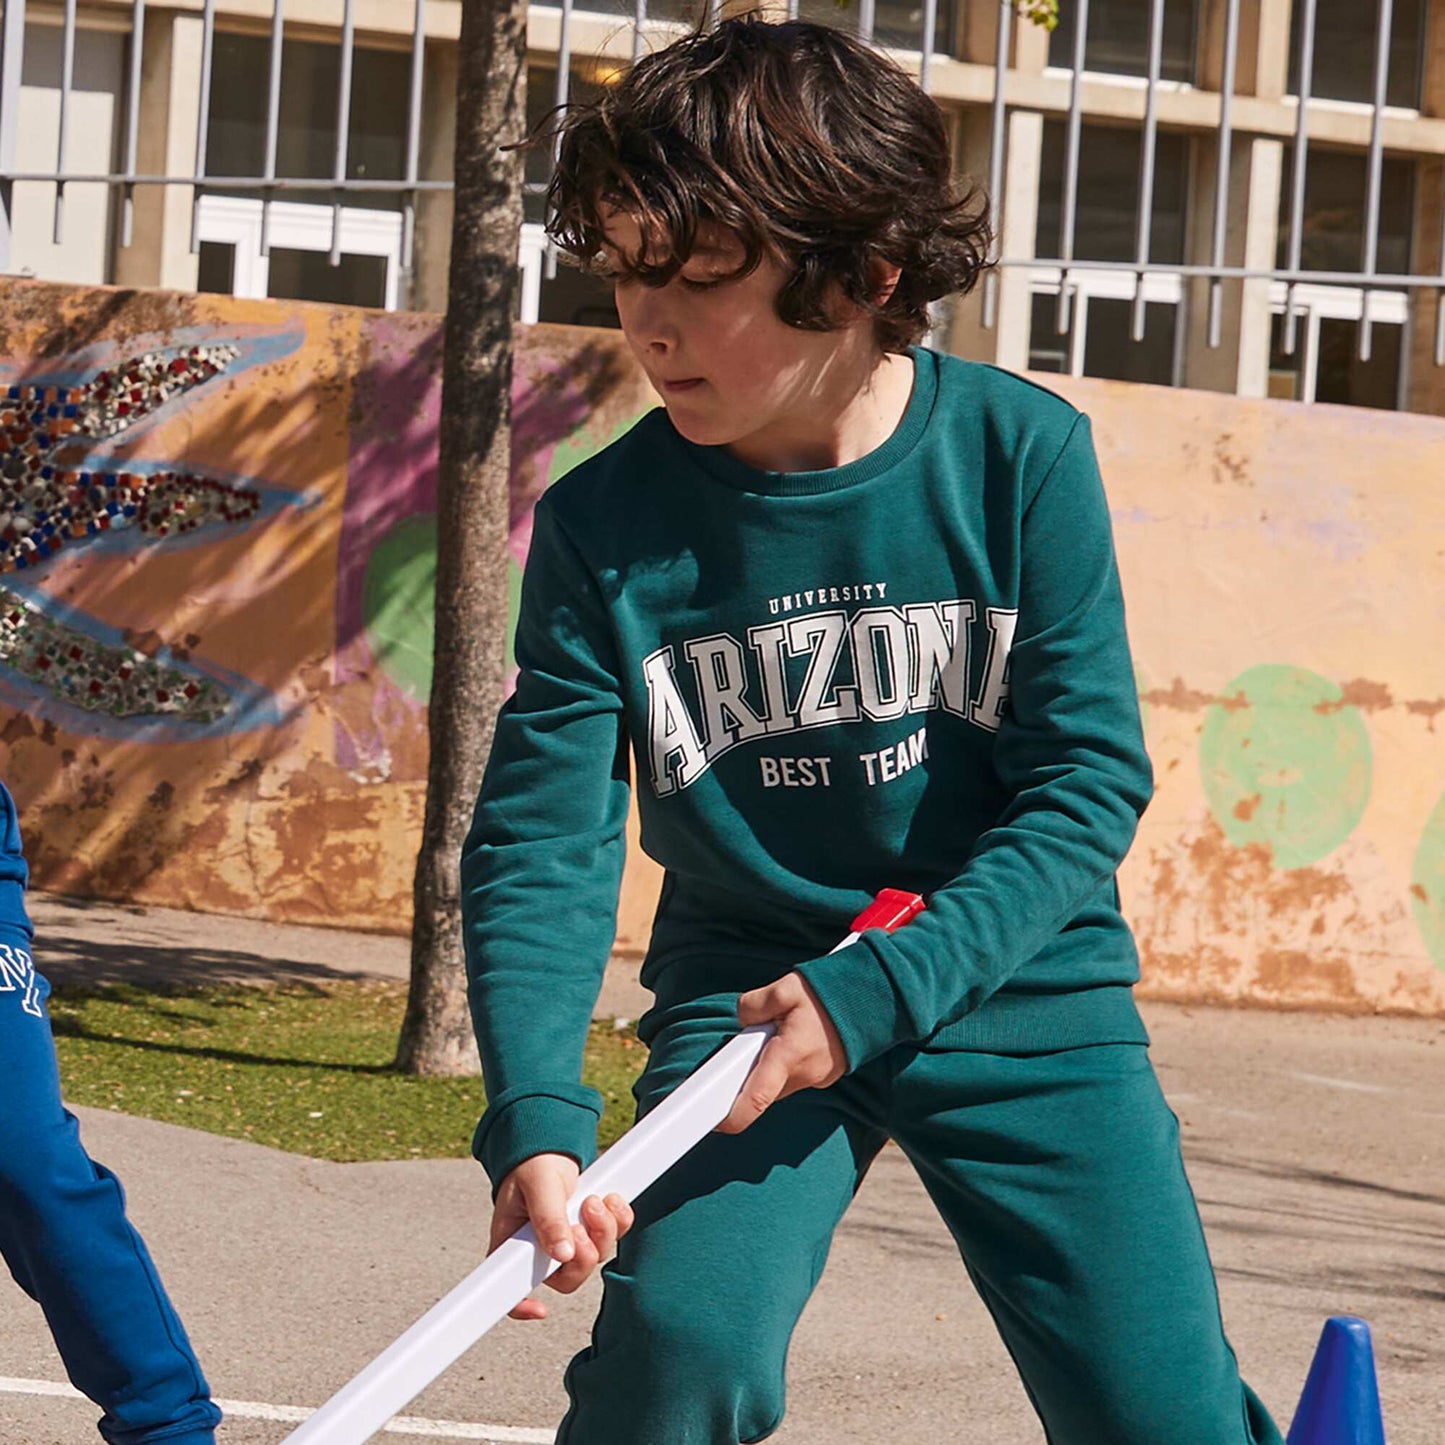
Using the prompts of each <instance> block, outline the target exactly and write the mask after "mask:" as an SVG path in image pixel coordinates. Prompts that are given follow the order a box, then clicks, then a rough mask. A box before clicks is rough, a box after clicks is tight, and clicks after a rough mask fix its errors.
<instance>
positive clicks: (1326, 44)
mask: <svg viewBox="0 0 1445 1445" xmlns="http://www.w3.org/2000/svg"><path fill="white" fill-rule="evenodd" d="M1425 4H1426V0H1394V8H1393V10H1392V13H1391V17H1390V70H1389V76H1388V79H1387V81H1386V84H1385V104H1386V105H1398V106H1402V107H1404V108H1405V109H1407V110H1418V109H1419V106H1420V86H1421V70H1422V65H1423V58H1424V54H1425ZM1303 21H1304V5H1303V3H1301V0H1295V5H1294V12H1293V16H1292V19H1291V23H1290V44H1289V52H1290V66H1289V88H1290V93H1291V94H1293V95H1298V94H1299V79H1300V48H1301V42H1302V40H1303V36H1302V34H1301V30H1302V28H1303ZM1379 23H1380V7H1379V4H1378V0H1315V47H1314V48H1315V54H1314V65H1313V66H1312V67H1311V78H1310V94H1311V95H1318V96H1322V97H1324V98H1326V99H1329V100H1355V101H1365V102H1366V103H1369V102H1372V101H1373V100H1374V98H1375V34H1376V30H1377V29H1378V27H1379Z"/></svg>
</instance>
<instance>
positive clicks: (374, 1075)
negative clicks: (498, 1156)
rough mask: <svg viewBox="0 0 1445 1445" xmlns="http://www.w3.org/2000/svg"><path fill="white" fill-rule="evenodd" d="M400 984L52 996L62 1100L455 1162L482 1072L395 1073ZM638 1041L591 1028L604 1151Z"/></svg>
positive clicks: (317, 1151)
mask: <svg viewBox="0 0 1445 1445" xmlns="http://www.w3.org/2000/svg"><path fill="white" fill-rule="evenodd" d="M405 1004H406V990H405V988H404V986H402V985H400V984H391V983H371V982H365V983H362V982H357V983H338V984H332V985H328V986H327V987H325V988H319V987H314V986H309V985H303V986H293V987H277V988H255V987H242V986H235V987H224V988H222V987H217V988H207V989H202V990H193V991H186V992H174V993H172V992H156V991H155V990H153V989H141V988H135V987H132V986H130V985H118V986H115V987H108V988H102V989H96V990H93V991H92V990H85V991H80V990H64V991H57V992H56V994H55V995H54V996H53V997H52V998H51V1000H50V1016H51V1020H52V1023H53V1025H54V1029H55V1043H56V1049H57V1051H58V1052H59V1055H60V1080H61V1086H62V1089H63V1091H64V1094H65V1097H66V1099H67V1101H69V1102H70V1103H73V1104H85V1105H89V1106H90V1107H92V1108H99V1109H118V1110H120V1111H122V1112H124V1113H127V1114H139V1115H141V1116H143V1117H145V1118H148V1119H160V1120H163V1121H165V1122H166V1123H170V1124H185V1125H187V1126H189V1127H190V1128H193V1129H205V1130H208V1131H209V1132H211V1133H213V1134H227V1135H230V1136H232V1137H234V1138H237V1139H250V1140H251V1141H252V1142H253V1143H256V1144H268V1145H270V1146H271V1147H272V1148H276V1149H286V1150H289V1151H290V1152H292V1153H294V1154H309V1155H311V1156H312V1157H313V1158H317V1159H336V1160H362V1159H444V1158H459V1157H464V1156H465V1155H466V1154H467V1153H468V1151H469V1148H470V1144H471V1137H472V1130H473V1129H474V1128H475V1127H476V1122H477V1120H478V1118H480V1117H481V1112H482V1109H483V1107H484V1104H485V1101H486V1096H485V1094H484V1093H483V1090H482V1081H481V1080H480V1079H418V1078H414V1077H412V1076H410V1075H406V1074H399V1073H397V1072H396V1071H395V1070H393V1069H392V1067H391V1060H392V1057H393V1054H394V1053H395V1050H396V1039H397V1033H398V1031H399V1030H400V1028H401V1018H402V1013H403V1010H404V1008H405ZM646 1059H647V1050H646V1048H645V1047H644V1046H643V1045H642V1044H641V1043H640V1042H639V1041H638V1039H637V1036H636V1034H635V1033H634V1032H633V1031H632V1030H631V1029H630V1028H628V1029H616V1028H614V1027H613V1026H612V1025H611V1024H594V1025H593V1027H592V1032H591V1035H590V1037H589V1039H588V1042H587V1057H586V1064H585V1068H584V1079H585V1081H586V1082H587V1083H589V1084H591V1085H592V1087H593V1088H595V1089H598V1090H600V1091H601V1093H602V1096H603V1098H604V1100H605V1101H606V1106H607V1107H606V1112H605V1113H604V1115H603V1120H602V1129H601V1142H602V1144H603V1146H604V1147H605V1146H606V1145H607V1144H610V1143H612V1142H613V1140H615V1139H616V1138H617V1137H618V1135H620V1134H621V1133H622V1132H623V1131H624V1130H625V1129H626V1128H627V1127H628V1126H629V1125H630V1124H631V1122H632V1096H631V1093H630V1092H629V1091H630V1090H631V1087H632V1082H633V1080H634V1079H635V1078H636V1077H637V1075H638V1074H640V1073H641V1072H642V1066H643V1064H644V1063H645V1062H646Z"/></svg>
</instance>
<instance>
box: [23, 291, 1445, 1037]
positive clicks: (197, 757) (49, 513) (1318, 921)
mask: <svg viewBox="0 0 1445 1445" xmlns="http://www.w3.org/2000/svg"><path fill="white" fill-rule="evenodd" d="M439 365H440V331H439V323H438V321H437V319H436V318H435V317H430V316H421V315H397V314H383V313H376V312H362V311H353V310H344V309H328V308H324V307H314V306H305V305H299V304H293V303H280V302H238V301H235V300H232V299H230V298H220V297H209V296H181V295H172V294H168V293H158V292H124V291H108V290H73V289H67V288H61V287H53V286H43V285H37V284H33V283H21V282H0V369H3V371H0V434H3V436H0V447H3V449H4V462H3V470H4V484H3V485H4V492H3V505H0V513H3V516H0V522H3V524H4V525H3V526H0V568H4V569H5V570H4V574H3V575H0V767H3V772H4V776H5V778H6V779H7V780H8V781H9V783H10V785H11V787H12V788H13V790H14V791H15V793H16V796H17V798H18V799H19V802H20V805H21V808H22V816H23V822H24V825H25V828H26V833H27V839H28V848H29V851H30V855H31V857H32V860H33V863H34V867H35V873H36V878H37V881H38V882H39V883H40V884H41V885H42V886H45V887H49V888H55V889H60V890H64V891H70V892H75V893H83V894H93V895H97V896H103V897H109V898H122V899H133V900H136V901H142V902H153V903H164V904H172V905H181V906H187V907H193V908H198V909H208V910H215V911H221V912H235V913H245V914H252V915H259V916H266V917H272V918H278V919H287V920H293V921H304V922H323V923H335V924H346V925H349V926H359V927H371V928H378V929H393V928H404V927H405V926H406V920H407V915H408V912H409V904H410V890H411V869H412V860H413V852H414V848H415V844H416V839H417V837H418V835H419V832H420V821H421V813H422V804H423V791H424V786H425V782H424V780H425V772H426V767H425V761H426V709H425V699H426V697H427V695H428V691H429V687H430V678H431V657H430V653H431V620H430V608H431V589H432V581H433V576H434V561H435V521H434V508H435V487H436V476H435V436H436V421H437V407H438V399H439ZM10 388H16V389H13V390H12V389H10ZM1061 389H1063V390H1065V391H1066V393H1067V394H1068V395H1069V396H1070V398H1071V399H1072V400H1074V401H1075V402H1077V403H1078V404H1079V405H1081V406H1083V407H1085V408H1086V409H1087V410H1088V411H1089V412H1090V413H1091V414H1092V416H1093V418H1094V422H1095V434H1096V437H1097V439H1098V443H1099V447H1100V452H1101V456H1102V459H1103V463H1104V470H1105V476H1106V478H1107V480H1108V483H1109V489H1110V495H1111V500H1112V503H1113V508H1114V514H1115V525H1116V529H1117V536H1118V545H1119V552H1120V561H1121V566H1122V569H1123V572H1124V578H1125V586H1126V590H1127V595H1128V598H1129V606H1130V621H1131V632H1132V636H1133V640H1134V646H1135V652H1136V656H1137V662H1138V671H1139V682H1140V692H1141V697H1142V698H1143V701H1144V707H1145V714H1146V727H1147V730H1148V735H1149V741H1150V745H1151V750H1152V752H1153V754H1154V757H1155V761H1156V766H1157V770H1158V775H1159V791H1158V796H1157V797H1156V799H1155V802H1154V804H1153V806H1152V808H1151V809H1150V812H1149V814H1148V816H1147V818H1146V820H1145V824H1144V827H1143V830H1142V832H1141V834H1140V838H1139V841H1138V844H1137V846H1136V847H1135V849H1134V852H1133V854H1132V855H1131V857H1130V859H1129V861H1128V863H1127V864H1126V867H1125V871H1124V878H1123V886H1124V890H1125V902H1126V908H1127V910H1128V912H1129V914H1130V916H1131V918H1132V920H1133V922H1134V924H1135V927H1136V929H1137V932H1138V935H1139V940H1140V945H1141V949H1142V952H1143V955H1144V961H1145V974H1146V983H1147V987H1148V990H1149V991H1151V992H1153V993H1155V994H1156V995H1162V996H1170V997H1178V998H1194V999H1206V998H1207V999H1231V1000H1246V999H1248V1000H1255V1001H1264V1002H1270V1003H1276V1004H1282V1005H1301V1006H1308V1005H1320V1004H1322V1005H1330V1006H1343V1007H1350V1008H1386V1009H1396V1010H1405V1011H1411V1012H1419V1013H1428V1014H1445V723H1441V722H1439V719H1440V715H1441V714H1442V713H1445V679H1442V676H1441V665H1440V663H1439V661H1438V659H1439V657H1440V655H1441V651H1442V649H1441V643H1442V642H1445V622H1442V615H1441V613H1442V609H1441V606H1440V603H1439V592H1438V586H1437V583H1436V580H1435V579H1437V578H1438V577H1439V575H1440V566H1441V562H1442V553H1445V495H1442V494H1441V492H1440V490H1439V488H1438V486H1437V485H1436V479H1437V478H1438V476H1439V475H1440V473H1441V471H1442V468H1445V421H1441V420H1439V419H1436V418H1430V417H1423V416H1404V415H1393V414H1384V413H1371V412H1354V411H1346V410H1342V409H1330V408H1312V409H1308V410H1306V409H1304V408H1301V407H1295V406H1292V405H1288V404H1284V403H1264V402H1248V401H1241V400H1238V399H1237V398H1234V397H1229V396H1221V395H1214V394H1209V393H1200V392H1182V391H1166V390H1162V389H1154V388H1149V389H1144V388H1137V387H1129V386H1125V385H1119V384H1114V383H1107V382H1092V381H1066V382H1064V383H1063V384H1062V388H1061ZM514 400H515V427H516V445H515V453H514V455H515V460H514V469H513V503H512V527H513V534H512V535H513V553H514V558H515V561H514V565H513V567H512V569H511V582H512V586H513V588H514V592H515V587H516V583H517V581H518V580H519V578H520V562H521V560H522V558H523V557H524V556H525V552H526V546H527V541H528V537H529V533H530V516H531V504H532V502H533V501H534V500H535V498H536V496H537V495H538V494H539V493H540V492H541V491H542V490H543V489H544V488H545V487H546V486H547V484H548V483H549V482H550V481H552V480H555V478H556V477H558V476H560V475H561V474H563V473H564V472H565V471H567V470H568V469H569V468H570V467H571V466H573V465H575V464H576V462H578V461H579V460H581V459H582V458H583V457H585V456H586V455H588V454H589V453H590V452H591V451H593V450H595V449H597V448H598V447H600V446H602V445H605V444H606V443H607V442H608V441H609V440H611V439H612V438H613V437H614V436H616V435H617V434H618V433H619V432H620V431H621V430H622V429H623V428H625V427H626V426H627V425H629V424H630V423H631V421H632V420H633V419H634V418H636V417H637V416H638V415H640V414H641V413H642V412H644V411H645V410H647V409H648V407H649V406H651V405H652V404H653V398H652V395H651V393H650V391H649V390H648V388H647V387H646V384H645V382H644V381H643V380H642V378H641V376H640V375H639V373H638V372H637V371H636V369H635V368H634V367H633V365H632V363H631V361H630V359H629V358H628V356H627V354H626V352H625V349H624V348H623V347H622V346H621V345H620V339H619V338H618V337H617V336H616V335H615V334H612V333H606V332H595V331H572V330H566V329H562V328H536V329H532V330H529V331H525V332H524V333H523V334H522V336H521V337H520V341H519V357H518V368H517V385H516V393H515V398H514ZM52 412H53V414H52ZM656 888H657V874H656V869H655V868H653V867H652V866H651V865H650V864H648V863H647V861H646V860H645V859H642V858H641V855H640V854H639V853H638V852H637V851H636V849H634V850H633V856H632V862H631V864H630V865H629V872H628V877H627V882H626V885H625V890H624V900H623V909H622V922H621V929H620V935H619V939H618V945H619V949H621V950H623V951H635V950H637V949H639V948H640V947H641V946H642V945H643V944H644V943H645V939H646V931H647V925H648V920H649V917H650V912H651V907H652V899H653V897H654V896H655V893H656Z"/></svg>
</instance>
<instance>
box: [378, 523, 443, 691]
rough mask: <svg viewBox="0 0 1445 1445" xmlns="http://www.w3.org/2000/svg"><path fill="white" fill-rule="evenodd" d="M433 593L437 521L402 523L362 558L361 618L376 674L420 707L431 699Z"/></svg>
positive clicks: (434, 615) (434, 607) (433, 641)
mask: <svg viewBox="0 0 1445 1445" xmlns="http://www.w3.org/2000/svg"><path fill="white" fill-rule="evenodd" d="M436 590H437V519H436V518H435V517H434V516H430V515H427V516H418V517H407V518H405V519H404V520H402V521H400V522H398V523H397V524H396V526H394V527H393V528H392V529H391V531H389V532H388V533H387V534H386V535H385V536H384V537H383V538H382V539H381V541H380V542H378V543H377V544H376V546H375V548H374V549H373V550H372V553H371V556H370V557H368V558H367V561H366V572H365V575H364V576H363V578H362V583H361V616H362V623H363V625H364V626H365V628H366V640H367V641H368V642H369V643H370V644H371V651H372V655H373V656H374V657H375V658H376V660H377V662H378V664H380V666H381V669H382V671H383V672H385V673H386V675H387V676H388V677H389V678H390V679H391V680H392V681H393V682H394V683H395V684H396V685H397V686H398V687H399V688H401V689H402V691H403V692H407V693H410V694H411V696H412V697H414V698H416V699H418V700H419V701H421V702H426V701H428V700H429V699H430V697H431V675H432V653H433V651H434V643H435V637H436Z"/></svg>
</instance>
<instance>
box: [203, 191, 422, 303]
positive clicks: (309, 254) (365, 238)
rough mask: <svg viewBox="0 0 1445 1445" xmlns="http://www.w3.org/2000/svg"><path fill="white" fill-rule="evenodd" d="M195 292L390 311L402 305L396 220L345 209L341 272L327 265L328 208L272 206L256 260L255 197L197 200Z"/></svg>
mask: <svg viewBox="0 0 1445 1445" xmlns="http://www.w3.org/2000/svg"><path fill="white" fill-rule="evenodd" d="M198 220H199V224H198V232H199V240H200V265H199V268H198V270H199V274H198V277H197V289H198V290H201V291H219V292H222V293H229V294H230V295H232V296H254V297H262V296H270V297H275V298H286V299H289V300H296V301H325V302H330V303H332V304H335V305H343V306H376V307H385V308H387V309H388V310H390V309H393V308H394V307H395V306H396V305H397V304H398V302H399V300H400V275H401V214H400V212H398V211H384V210H380V209H378V208H375V207H365V206H343V207H342V208H341V218H340V227H339V229H338V232H337V235H338V238H339V240H340V242H341V259H340V264H339V265H336V266H333V265H332V264H331V258H330V251H331V230H332V221H331V207H330V206H314V205H307V204H305V203H303V202H298V201H273V202H272V203H271V228H270V233H269V237H268V240H269V243H270V255H266V256H263V255H262V254H261V202H260V200H259V199H258V198H257V197H255V196H233V195H219V194H214V193H213V194H211V195H207V196H202V197H201V203H200V214H199V218H198Z"/></svg>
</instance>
